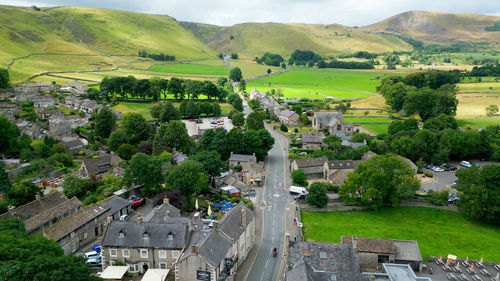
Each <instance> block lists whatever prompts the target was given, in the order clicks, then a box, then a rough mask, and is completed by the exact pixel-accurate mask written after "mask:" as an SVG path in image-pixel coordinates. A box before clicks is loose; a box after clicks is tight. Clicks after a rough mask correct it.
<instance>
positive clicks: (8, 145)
mask: <svg viewBox="0 0 500 281" xmlns="http://www.w3.org/2000/svg"><path fill="white" fill-rule="evenodd" d="M19 134H20V133H19V129H18V128H17V126H16V125H15V124H14V123H12V122H10V120H9V119H7V118H6V117H4V116H0V153H5V154H10V153H12V152H13V151H15V150H16V148H17V147H16V141H17V137H18V136H19Z"/></svg>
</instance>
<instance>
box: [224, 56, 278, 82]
mask: <svg viewBox="0 0 500 281" xmlns="http://www.w3.org/2000/svg"><path fill="white" fill-rule="evenodd" d="M229 65H230V66H231V67H239V68H240V69H241V73H242V74H243V77H244V78H250V77H256V76H259V75H263V74H267V70H268V69H271V72H273V73H274V72H277V71H280V70H282V68H281V67H276V66H268V65H264V64H258V63H255V62H250V61H241V60H230V61H229Z"/></svg>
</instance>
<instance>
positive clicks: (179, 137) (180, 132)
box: [153, 120, 192, 152]
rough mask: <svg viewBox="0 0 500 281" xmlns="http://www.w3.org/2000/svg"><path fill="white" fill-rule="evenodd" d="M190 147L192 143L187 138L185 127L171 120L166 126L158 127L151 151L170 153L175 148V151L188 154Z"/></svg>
mask: <svg viewBox="0 0 500 281" xmlns="http://www.w3.org/2000/svg"><path fill="white" fill-rule="evenodd" d="M191 145H192V141H191V139H190V138H189V135H188V132H187V129H186V125H185V124H184V123H183V122H182V121H180V120H171V121H170V122H168V124H161V125H160V129H159V130H158V133H157V134H156V135H155V141H154V142H153V149H154V150H155V151H163V150H170V151H172V150H173V149H174V148H175V149H176V150H177V151H182V152H189V151H190V149H191ZM155 146H156V147H155ZM158 146H161V147H162V148H159V147H158Z"/></svg>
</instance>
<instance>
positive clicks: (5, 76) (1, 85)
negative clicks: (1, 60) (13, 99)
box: [0, 68, 10, 89]
mask: <svg viewBox="0 0 500 281" xmlns="http://www.w3.org/2000/svg"><path fill="white" fill-rule="evenodd" d="M9 82H10V78H9V71H8V70H7V69H5V68H0V89H5V88H8V87H9V86H10V85H9Z"/></svg>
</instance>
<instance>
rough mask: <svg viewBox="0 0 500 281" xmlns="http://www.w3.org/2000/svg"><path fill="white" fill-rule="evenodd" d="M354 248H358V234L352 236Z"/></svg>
mask: <svg viewBox="0 0 500 281" xmlns="http://www.w3.org/2000/svg"><path fill="white" fill-rule="evenodd" d="M352 248H353V249H354V250H356V251H357V250H358V237H356V236H353V237H352Z"/></svg>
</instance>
